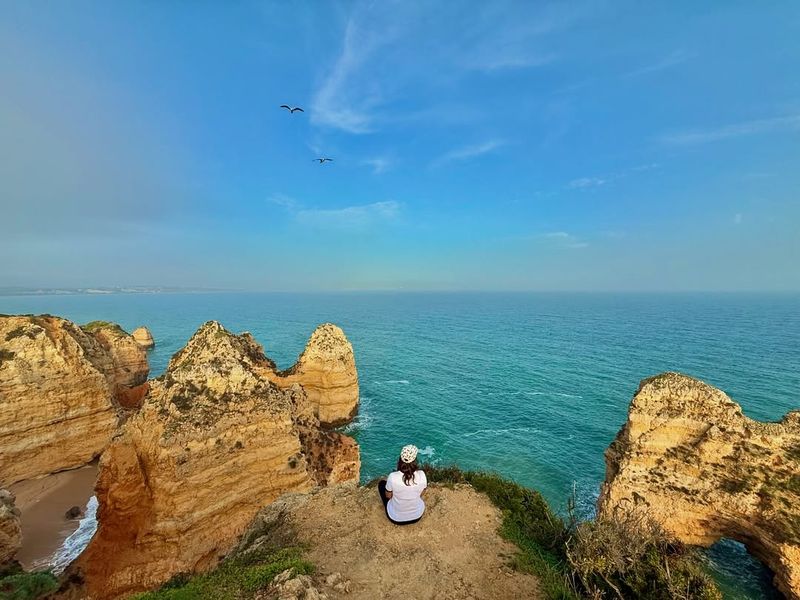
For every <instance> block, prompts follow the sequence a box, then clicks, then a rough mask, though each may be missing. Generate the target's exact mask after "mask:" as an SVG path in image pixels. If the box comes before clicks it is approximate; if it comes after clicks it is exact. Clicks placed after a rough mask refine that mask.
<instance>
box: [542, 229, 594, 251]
mask: <svg viewBox="0 0 800 600" xmlns="http://www.w3.org/2000/svg"><path fill="white" fill-rule="evenodd" d="M536 238H537V239H538V240H540V241H545V242H549V243H552V244H556V245H558V246H561V247H563V248H586V247H587V246H588V245H589V242H586V241H584V240H582V239H580V238H579V237H577V236H575V235H573V234H571V233H567V232H566V231H549V232H547V233H541V234H539V235H537V236H536Z"/></svg>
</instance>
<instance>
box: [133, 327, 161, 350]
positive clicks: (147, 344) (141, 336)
mask: <svg viewBox="0 0 800 600" xmlns="http://www.w3.org/2000/svg"><path fill="white" fill-rule="evenodd" d="M131 335H132V336H133V339H134V340H136V343H137V344H139V345H140V346H141V347H142V348H152V347H153V346H155V345H156V343H155V341H154V340H153V334H151V333H150V330H149V329H148V328H147V327H137V328H136V329H134V330H133V333H131Z"/></svg>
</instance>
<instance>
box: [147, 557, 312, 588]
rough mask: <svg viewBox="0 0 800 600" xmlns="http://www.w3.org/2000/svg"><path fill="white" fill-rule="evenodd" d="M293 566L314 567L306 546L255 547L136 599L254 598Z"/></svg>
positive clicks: (302, 572) (299, 568)
mask: <svg viewBox="0 0 800 600" xmlns="http://www.w3.org/2000/svg"><path fill="white" fill-rule="evenodd" d="M286 569H292V570H293V571H294V573H295V574H300V575H308V574H310V573H312V572H313V570H314V567H313V566H312V565H311V564H310V563H308V562H306V561H304V560H303V559H302V549H300V548H295V547H293V548H284V549H282V550H255V551H250V552H245V553H243V554H239V555H236V556H233V557H230V558H227V559H225V560H224V561H223V562H221V563H220V564H219V566H218V567H217V568H216V569H214V570H213V571H210V572H208V573H203V574H201V575H194V576H190V575H186V574H180V575H176V576H175V577H173V578H172V579H171V580H170V581H169V582H167V583H165V584H164V585H163V586H162V587H161V589H159V590H156V591H154V592H146V593H144V594H138V595H136V596H134V597H133V598H134V600H196V599H198V598H214V599H215V600H243V599H246V598H252V597H253V596H254V595H255V593H256V592H258V591H259V590H261V589H263V588H265V587H266V586H268V585H269V583H270V582H271V581H272V580H273V579H274V578H275V576H276V575H278V574H279V573H281V572H283V571H285V570H286Z"/></svg>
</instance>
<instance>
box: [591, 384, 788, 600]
mask: <svg viewBox="0 0 800 600" xmlns="http://www.w3.org/2000/svg"><path fill="white" fill-rule="evenodd" d="M598 507H599V509H600V511H601V512H607V513H608V512H613V511H614V510H616V509H618V508H623V507H633V508H634V509H636V508H638V509H643V510H645V511H647V512H648V513H649V514H650V515H651V516H652V517H654V518H655V519H656V520H657V521H659V522H660V523H661V524H662V525H663V526H664V528H665V529H666V530H667V531H668V532H670V533H672V534H673V535H675V536H676V537H677V538H678V539H680V540H682V541H683V542H685V543H688V544H696V545H701V546H710V545H711V544H713V543H714V542H716V541H717V540H719V539H721V538H730V539H734V540H737V541H739V542H742V543H743V544H745V545H746V546H747V548H748V550H749V551H750V552H751V553H752V554H753V555H754V556H756V557H757V558H759V559H760V560H761V561H763V562H764V563H765V564H766V565H767V566H768V567H769V568H770V569H772V571H773V572H774V573H775V584H776V586H777V587H778V589H780V590H781V591H782V592H783V593H784V594H785V595H786V596H787V598H790V599H792V600H800V411H793V412H790V413H788V414H787V415H786V416H785V417H783V419H782V420H781V421H780V422H778V423H762V422H759V421H754V420H752V419H749V418H748V417H746V416H744V414H743V413H742V409H741V408H740V406H739V405H738V404H737V403H736V402H734V401H733V400H731V399H730V398H729V397H728V396H727V395H725V394H724V393H723V392H722V391H720V390H718V389H716V388H714V387H711V386H710V385H707V384H705V383H703V382H702V381H699V380H697V379H693V378H691V377H687V376H686V375H681V374H679V373H664V374H661V375H657V376H655V377H652V378H650V379H645V380H644V381H642V383H641V384H640V386H639V390H638V391H637V392H636V395H635V396H634V398H633V401H632V402H631V406H630V409H629V412H628V420H627V422H626V423H625V425H624V426H623V428H622V429H621V430H620V432H619V433H618V434H617V437H616V439H615V440H614V442H613V443H612V444H611V446H610V447H609V448H608V450H606V480H605V483H604V484H603V487H602V490H601V495H600V499H599V505H598Z"/></svg>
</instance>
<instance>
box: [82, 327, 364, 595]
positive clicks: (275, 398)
mask: <svg viewBox="0 0 800 600" xmlns="http://www.w3.org/2000/svg"><path fill="white" fill-rule="evenodd" d="M273 372H274V365H273V364H272V362H271V361H270V360H269V359H267V358H266V357H265V356H264V353H263V350H262V348H261V347H260V346H259V345H258V344H257V343H256V342H255V340H253V338H252V337H251V336H250V335H249V334H247V333H245V334H242V335H233V334H231V333H229V332H228V331H226V330H225V329H224V328H223V327H222V326H221V325H220V324H219V323H216V322H213V321H212V322H209V323H206V324H205V325H203V326H202V327H201V328H200V329H199V330H198V331H197V332H196V333H195V335H194V336H193V337H192V339H191V340H189V343H188V344H187V345H186V347H185V348H183V349H182V350H180V351H179V352H178V353H176V354H175V356H174V357H173V358H172V360H171V361H170V364H169V367H168V369H167V371H166V373H165V374H164V375H163V376H162V377H160V378H159V379H157V380H154V381H152V382H151V387H150V391H149V392H148V395H147V397H146V398H145V401H144V405H143V406H142V408H141V410H140V411H139V412H138V413H137V414H136V415H135V416H133V417H132V418H130V419H129V420H128V421H127V422H126V423H125V425H124V427H123V428H122V430H121V433H120V435H119V436H117V437H116V438H115V439H114V441H113V443H112V444H111V446H110V447H109V448H108V450H107V451H106V452H105V453H104V454H103V456H102V459H101V461H100V474H99V477H98V483H97V487H96V490H95V491H96V495H97V498H98V502H99V510H98V520H99V528H98V530H97V533H96V534H95V536H94V538H93V539H92V542H91V543H90V545H89V546H88V548H87V549H86V550H85V551H84V552H83V554H82V555H81V556H80V558H79V559H78V561H77V564H76V565H75V567H76V568H77V569H78V570H80V571H81V572H82V574H83V577H84V579H85V592H86V594H87V595H88V597H90V598H100V599H105V598H117V597H122V596H124V595H126V594H128V593H131V592H136V591H141V590H144V589H148V588H151V587H154V586H157V585H159V584H161V583H163V582H165V581H167V580H168V579H169V578H170V577H172V576H173V575H175V574H176V573H181V572H192V571H199V570H204V569H206V568H208V567H210V566H212V565H214V564H215V563H216V562H217V560H218V559H219V557H220V556H222V555H224V554H225V553H226V552H227V551H228V550H230V548H231V547H232V546H233V545H234V544H235V543H236V541H237V539H238V536H239V535H240V534H241V533H242V532H243V531H244V529H245V528H246V526H247V524H248V523H249V522H250V521H251V520H252V519H253V517H254V515H255V514H256V513H257V512H258V510H259V509H260V508H262V507H263V506H265V505H267V504H269V503H270V502H272V501H273V500H274V499H275V498H277V497H278V496H280V495H281V494H282V493H284V492H287V491H300V492H302V491H308V490H310V489H312V488H313V487H315V486H317V485H327V484H331V483H338V482H343V481H357V480H358V476H359V467H360V460H359V452H358V446H357V444H356V443H355V441H354V440H352V439H351V438H348V437H346V436H343V435H341V434H339V433H336V432H329V431H323V430H321V429H320V427H319V421H318V419H317V417H316V416H315V407H314V405H313V404H312V403H311V402H309V400H308V398H307V397H306V394H305V392H304V391H303V388H301V387H300V386H299V385H294V386H292V387H290V388H287V389H282V388H280V387H278V386H276V385H275V384H274V383H272V382H271V381H270V377H271V375H272V373H273Z"/></svg>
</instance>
